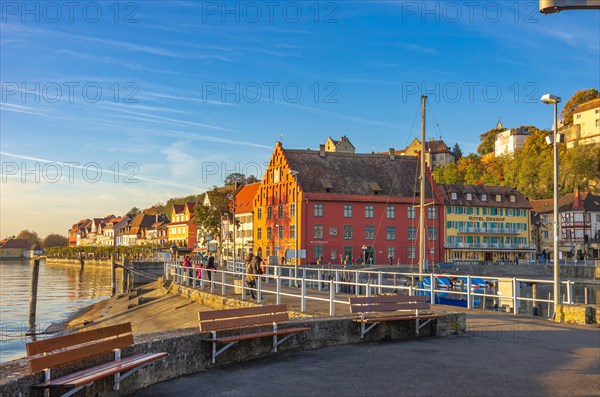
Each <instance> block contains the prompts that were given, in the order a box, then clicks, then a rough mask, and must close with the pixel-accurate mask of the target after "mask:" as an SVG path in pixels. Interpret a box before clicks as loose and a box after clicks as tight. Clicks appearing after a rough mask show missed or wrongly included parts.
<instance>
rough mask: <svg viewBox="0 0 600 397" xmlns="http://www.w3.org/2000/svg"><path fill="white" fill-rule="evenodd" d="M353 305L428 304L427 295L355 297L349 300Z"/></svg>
mask: <svg viewBox="0 0 600 397" xmlns="http://www.w3.org/2000/svg"><path fill="white" fill-rule="evenodd" d="M349 299H350V304H351V305H363V304H371V303H397V302H398V303H400V302H427V301H429V297H428V296H427V295H386V296H374V297H370V298H367V297H355V298H349Z"/></svg>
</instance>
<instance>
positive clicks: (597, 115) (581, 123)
mask: <svg viewBox="0 0 600 397" xmlns="http://www.w3.org/2000/svg"><path fill="white" fill-rule="evenodd" d="M564 132H565V134H566V142H567V149H571V148H573V147H575V146H576V145H592V144H596V145H599V144H600V98H596V99H593V100H591V101H588V102H585V103H582V104H581V105H579V106H578V107H577V109H576V110H575V111H574V112H573V125H572V126H571V127H570V128H568V129H566V130H565V131H564Z"/></svg>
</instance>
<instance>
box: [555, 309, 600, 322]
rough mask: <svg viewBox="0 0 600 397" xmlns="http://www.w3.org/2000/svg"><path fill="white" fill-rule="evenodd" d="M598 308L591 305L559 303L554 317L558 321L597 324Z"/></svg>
mask: <svg viewBox="0 0 600 397" xmlns="http://www.w3.org/2000/svg"><path fill="white" fill-rule="evenodd" d="M597 312H598V308H597V307H596V306H591V305H559V306H558V311H557V315H556V318H555V319H554V321H556V322H558V323H571V324H579V325H586V324H598V315H597Z"/></svg>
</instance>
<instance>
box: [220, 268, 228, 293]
mask: <svg viewBox="0 0 600 397" xmlns="http://www.w3.org/2000/svg"><path fill="white" fill-rule="evenodd" d="M226 282H227V273H226V272H225V271H224V270H223V271H221V295H222V296H225V293H226V290H225V288H226V285H225V284H226Z"/></svg>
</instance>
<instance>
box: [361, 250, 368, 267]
mask: <svg viewBox="0 0 600 397" xmlns="http://www.w3.org/2000/svg"><path fill="white" fill-rule="evenodd" d="M362 252H363V260H362V264H363V266H364V265H365V263H366V260H367V246H366V245H363V246H362Z"/></svg>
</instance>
